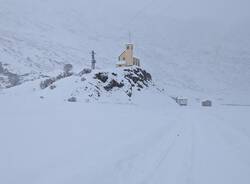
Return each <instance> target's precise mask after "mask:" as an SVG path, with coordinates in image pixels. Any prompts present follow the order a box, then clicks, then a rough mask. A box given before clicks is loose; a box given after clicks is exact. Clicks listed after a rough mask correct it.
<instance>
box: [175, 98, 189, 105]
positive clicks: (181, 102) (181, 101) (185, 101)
mask: <svg viewBox="0 0 250 184" xmlns="http://www.w3.org/2000/svg"><path fill="white" fill-rule="evenodd" d="M175 100H176V103H177V104H179V105H180V106H187V105H188V99H187V98H182V97H176V99H175Z"/></svg>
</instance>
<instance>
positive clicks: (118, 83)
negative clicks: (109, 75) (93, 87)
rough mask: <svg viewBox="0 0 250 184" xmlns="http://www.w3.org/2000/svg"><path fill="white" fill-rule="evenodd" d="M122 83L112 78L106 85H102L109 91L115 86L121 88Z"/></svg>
mask: <svg viewBox="0 0 250 184" xmlns="http://www.w3.org/2000/svg"><path fill="white" fill-rule="evenodd" d="M123 86H124V84H123V83H122V82H117V81H116V80H114V79H112V80H111V81H110V82H109V83H108V85H107V86H104V89H105V90H106V91H110V90H112V89H113V88H115V87H118V88H122V87H123Z"/></svg>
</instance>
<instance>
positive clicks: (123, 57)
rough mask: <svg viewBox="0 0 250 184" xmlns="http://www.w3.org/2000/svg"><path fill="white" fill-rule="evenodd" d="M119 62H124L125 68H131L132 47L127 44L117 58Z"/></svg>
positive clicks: (132, 62) (132, 61)
mask: <svg viewBox="0 0 250 184" xmlns="http://www.w3.org/2000/svg"><path fill="white" fill-rule="evenodd" d="M119 60H120V61H124V60H125V61H126V64H127V66H132V65H133V64H134V60H133V45H132V44H127V45H126V50H125V51H124V52H123V53H122V54H121V56H120V57H119Z"/></svg>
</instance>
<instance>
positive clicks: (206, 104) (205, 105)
mask: <svg viewBox="0 0 250 184" xmlns="http://www.w3.org/2000/svg"><path fill="white" fill-rule="evenodd" d="M201 105H202V106H203V107H212V101H211V100H205V101H202V102H201Z"/></svg>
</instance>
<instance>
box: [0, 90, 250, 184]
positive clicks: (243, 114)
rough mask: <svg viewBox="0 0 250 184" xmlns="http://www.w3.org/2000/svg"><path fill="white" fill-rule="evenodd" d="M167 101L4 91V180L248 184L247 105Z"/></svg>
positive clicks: (0, 125)
mask: <svg viewBox="0 0 250 184" xmlns="http://www.w3.org/2000/svg"><path fill="white" fill-rule="evenodd" d="M157 99H158V98H155V99H151V101H152V102H155V101H157ZM163 99H164V98H159V100H158V102H157V103H156V102H155V103H151V102H150V100H148V101H145V98H143V101H140V100H139V101H140V103H130V104H114V103H111V104H110V103H104V102H103V103H81V102H78V103H68V102H64V101H62V100H61V99H60V100H58V99H56V98H52V99H47V100H46V99H39V98H37V96H36V95H34V93H32V94H31V95H28V96H27V95H17V94H15V95H10V93H8V94H2V95H1V96H0V100H1V106H0V112H1V121H0V145H1V152H0V163H1V164H0V183H9V184H20V183H25V184H29V183H30V184H34V183H37V184H45V183H46V184H50V183H51V184H56V183H58V184H59V183H60V184H61V183H69V184H70V183H75V184H76V183H91V184H95V183H96V184H97V183H107V184H111V183H131V184H132V183H154V184H156V183H161V184H162V183H178V184H180V183H203V184H206V183H207V184H210V183H214V184H221V183H227V184H236V183H241V184H244V183H245V184H248V183H249V181H250V174H249V172H250V159H249V154H250V126H249V112H250V109H249V107H231V106H219V105H215V106H213V107H212V108H202V107H200V106H188V107H179V106H177V105H176V104H175V103H172V100H168V99H165V100H164V101H163ZM157 104H158V105H157Z"/></svg>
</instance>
